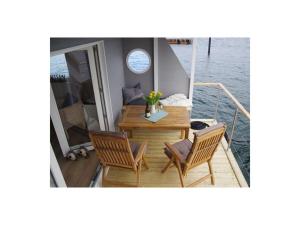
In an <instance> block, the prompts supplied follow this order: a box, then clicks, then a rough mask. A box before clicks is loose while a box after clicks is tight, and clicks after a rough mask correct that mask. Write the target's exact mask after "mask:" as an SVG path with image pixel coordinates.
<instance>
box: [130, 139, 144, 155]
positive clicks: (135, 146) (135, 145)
mask: <svg viewBox="0 0 300 225" xmlns="http://www.w3.org/2000/svg"><path fill="white" fill-rule="evenodd" d="M129 144H130V148H131V151H132V155H133V157H134V158H135V157H136V155H137V153H138V151H139V148H140V146H141V144H139V143H135V142H133V141H129ZM146 151H147V148H146V149H145V153H146Z"/></svg>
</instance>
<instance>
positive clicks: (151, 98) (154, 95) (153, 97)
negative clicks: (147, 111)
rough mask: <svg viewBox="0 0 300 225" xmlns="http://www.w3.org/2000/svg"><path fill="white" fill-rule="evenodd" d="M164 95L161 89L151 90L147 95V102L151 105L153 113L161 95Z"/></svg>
mask: <svg viewBox="0 0 300 225" xmlns="http://www.w3.org/2000/svg"><path fill="white" fill-rule="evenodd" d="M161 96H162V93H161V92H160V91H158V92H155V91H151V92H150V93H149V95H148V96H146V97H145V100H146V102H147V103H148V104H149V105H150V107H151V114H152V113H156V107H155V106H156V103H157V102H158V101H159V99H160V97H161Z"/></svg>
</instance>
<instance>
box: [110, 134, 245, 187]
mask: <svg viewBox="0 0 300 225" xmlns="http://www.w3.org/2000/svg"><path fill="white" fill-rule="evenodd" d="M193 132H194V131H193V130H190V133H189V139H190V140H191V141H193ZM131 140H132V141H135V142H140V143H141V142H143V141H144V140H148V150H147V152H146V155H145V158H146V160H147V162H148V164H149V170H146V169H144V168H143V169H142V173H141V186H142V187H180V180H179V176H178V173H177V170H176V168H175V167H173V168H170V169H168V170H167V171H166V172H165V173H164V174H162V173H161V170H162V169H163V167H164V166H165V164H166V163H167V162H168V158H167V157H166V155H165V154H164V152H163V148H164V142H166V141H168V142H170V143H174V142H177V141H179V140H180V131H152V130H143V129H136V130H134V131H133V138H132V139H131ZM212 166H213V171H214V175H215V185H211V183H210V180H209V179H208V180H206V181H204V182H203V183H200V184H198V185H196V187H240V185H239V182H238V180H237V178H236V176H235V173H234V171H233V170H232V167H231V165H230V163H229V161H228V158H227V156H226V153H225V151H224V149H223V147H222V145H221V144H220V145H219V147H218V149H217V151H216V153H215V155H214V157H213V159H212ZM207 174H208V166H207V165H206V164H203V165H201V166H198V167H195V168H193V169H192V170H190V171H189V173H188V175H187V177H185V179H184V182H185V184H187V185H188V184H190V183H192V182H194V181H195V180H197V179H199V178H200V177H202V176H205V175H207ZM107 178H108V179H110V180H115V181H121V182H125V183H128V184H135V182H136V174H135V173H134V172H133V171H130V170H125V169H121V168H112V167H111V168H110V170H109V172H108V175H107ZM104 186H106V185H104Z"/></svg>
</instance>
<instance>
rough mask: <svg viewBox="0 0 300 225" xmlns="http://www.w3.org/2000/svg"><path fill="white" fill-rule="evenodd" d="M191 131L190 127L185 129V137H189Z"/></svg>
mask: <svg viewBox="0 0 300 225" xmlns="http://www.w3.org/2000/svg"><path fill="white" fill-rule="evenodd" d="M189 131H190V128H186V129H185V139H189Z"/></svg>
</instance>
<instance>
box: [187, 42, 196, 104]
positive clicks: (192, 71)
mask: <svg viewBox="0 0 300 225" xmlns="http://www.w3.org/2000/svg"><path fill="white" fill-rule="evenodd" d="M196 56H197V39H196V38H194V39H193V52H192V66H191V77H190V88H189V100H191V101H192V100H193V92H194V77H195V69H196Z"/></svg>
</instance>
